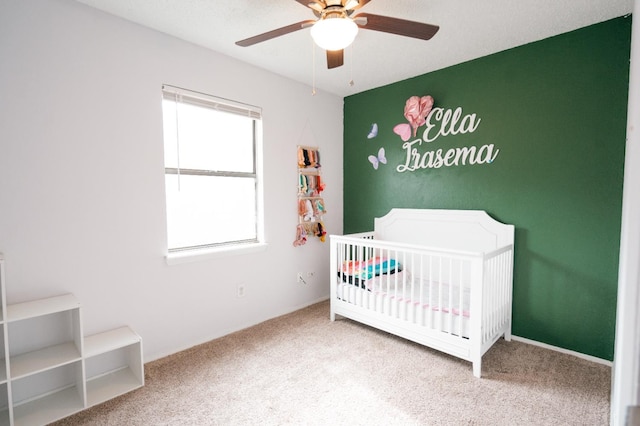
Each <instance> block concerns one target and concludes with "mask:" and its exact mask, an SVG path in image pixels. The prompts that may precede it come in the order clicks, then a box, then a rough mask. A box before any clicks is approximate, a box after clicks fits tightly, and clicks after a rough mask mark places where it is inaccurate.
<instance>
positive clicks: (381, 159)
mask: <svg viewBox="0 0 640 426" xmlns="http://www.w3.org/2000/svg"><path fill="white" fill-rule="evenodd" d="M368 158H369V162H370V163H371V165H372V166H373V168H374V169H376V170H378V164H380V163H382V164H387V157H386V156H385V152H384V147H382V148H380V149H379V150H378V156H375V155H370V156H369V157H368Z"/></svg>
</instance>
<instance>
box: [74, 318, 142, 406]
mask: <svg viewBox="0 0 640 426" xmlns="http://www.w3.org/2000/svg"><path fill="white" fill-rule="evenodd" d="M85 350H86V352H85V371H86V377H87V406H92V405H96V404H100V403H102V402H104V401H107V400H109V399H112V398H115V397H116V396H119V395H122V394H125V393H127V392H130V391H132V390H134V389H137V388H140V387H142V386H143V385H144V366H143V360H142V339H141V338H140V336H138V335H137V334H136V333H134V332H133V331H132V330H131V329H130V328H129V327H121V328H117V329H115V330H111V331H107V332H104V333H99V334H94V335H92V336H89V337H87V338H86V339H85Z"/></svg>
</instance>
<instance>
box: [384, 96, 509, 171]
mask: <svg viewBox="0 0 640 426" xmlns="http://www.w3.org/2000/svg"><path fill="white" fill-rule="evenodd" d="M429 98H430V99H433V98H431V97H429ZM420 99H425V97H422V98H418V97H417V96H412V97H411V98H409V99H408V100H407V105H406V106H405V117H406V118H407V119H408V120H409V122H410V124H411V127H412V130H413V136H414V137H415V136H417V128H416V127H417V126H416V125H418V126H422V125H424V127H425V128H424V131H423V132H422V137H421V138H416V139H413V140H411V141H410V140H408V139H410V135H411V133H409V132H405V133H402V132H400V131H399V130H401V127H400V126H403V125H398V126H396V128H395V129H394V132H396V133H397V134H398V135H399V136H400V137H401V138H402V140H403V142H404V143H403V144H402V148H403V149H404V150H405V162H404V164H400V165H398V166H397V167H396V170H397V171H398V172H400V173H403V172H413V171H415V170H418V169H439V168H441V167H453V166H466V165H475V164H490V163H492V162H493V161H495V159H496V158H497V157H498V154H499V153H500V150H499V149H497V148H496V147H495V145H494V144H485V145H482V146H480V147H476V146H469V147H462V148H449V149H444V148H438V149H432V150H426V149H428V147H430V146H431V145H430V144H431V143H433V142H435V141H436V140H438V138H441V137H442V138H444V137H447V136H455V135H462V134H467V133H473V132H475V131H476V130H477V129H478V127H479V126H480V122H481V121H482V120H481V119H480V118H479V117H478V116H477V115H476V114H475V113H473V114H466V115H465V114H464V113H463V111H462V107H457V108H455V109H445V108H440V107H438V108H431V106H432V105H433V103H431V105H428V107H429V108H428V109H429V110H428V115H426V117H425V118H422V119H420V120H419V121H417V122H416V121H412V120H411V117H408V116H407V109H408V108H410V107H411V106H412V105H416V104H417V103H418V101H419V100H420ZM410 104H411V105H410ZM415 108H416V107H414V109H415ZM418 108H419V107H418ZM422 111H424V112H426V108H425V109H424V110H422ZM424 112H423V114H424ZM423 117H424V115H423ZM407 127H408V126H407Z"/></svg>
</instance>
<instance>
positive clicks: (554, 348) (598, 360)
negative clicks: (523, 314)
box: [511, 335, 613, 367]
mask: <svg viewBox="0 0 640 426" xmlns="http://www.w3.org/2000/svg"><path fill="white" fill-rule="evenodd" d="M511 338H512V339H513V340H515V341H517V342H522V343H527V344H529V345H534V346H540V347H541V348H545V349H550V350H552V351H556V352H561V353H563V354H568V355H573V356H575V357H577V358H582V359H585V360H587V361H591V362H595V363H597V364H602V365H606V366H608V367H612V366H613V362H611V361H607V360H606V359H602V358H597V357H595V356H591V355H586V354H581V353H580V352H576V351H571V350H569V349H564V348H559V347H557V346H552V345H547V344H546V343H542V342H537V341H535V340H530V339H526V338H524V337H519V336H513V335H512V336H511Z"/></svg>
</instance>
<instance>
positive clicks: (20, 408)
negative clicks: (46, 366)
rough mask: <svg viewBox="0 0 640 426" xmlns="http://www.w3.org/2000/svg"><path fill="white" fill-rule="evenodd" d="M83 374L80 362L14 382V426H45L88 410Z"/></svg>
mask: <svg viewBox="0 0 640 426" xmlns="http://www.w3.org/2000/svg"><path fill="white" fill-rule="evenodd" d="M82 371H83V370H82V361H76V362H74V363H72V364H67V365H64V366H61V367H57V368H55V369H51V370H47V371H45V372H42V373H38V374H32V375H30V376H27V377H25V378H22V379H19V380H14V381H12V383H11V392H12V395H13V420H14V424H15V425H16V426H19V425H40V424H42V425H44V424H48V423H51V422H53V421H56V420H59V419H61V418H64V417H67V416H69V415H71V414H74V413H76V412H78V411H80V410H82V409H84V407H85V403H84V400H85V398H84V395H85V389H84V379H83V374H82Z"/></svg>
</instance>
